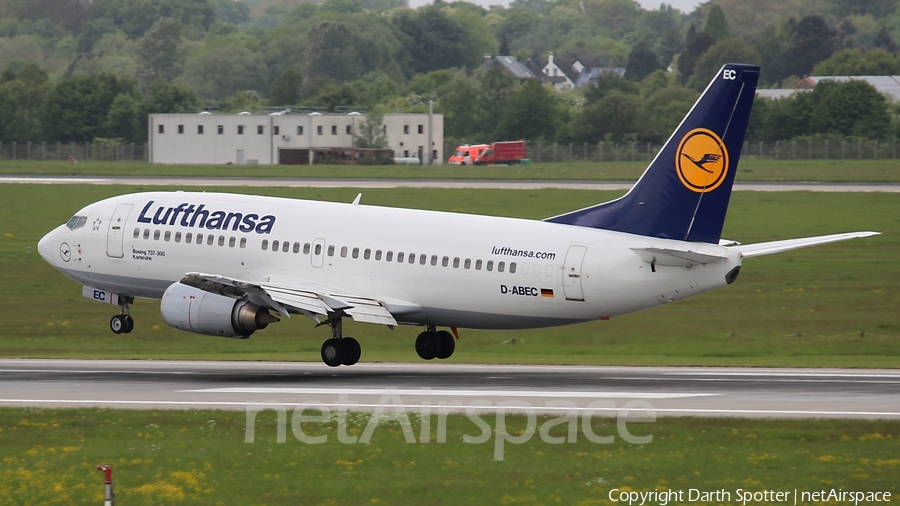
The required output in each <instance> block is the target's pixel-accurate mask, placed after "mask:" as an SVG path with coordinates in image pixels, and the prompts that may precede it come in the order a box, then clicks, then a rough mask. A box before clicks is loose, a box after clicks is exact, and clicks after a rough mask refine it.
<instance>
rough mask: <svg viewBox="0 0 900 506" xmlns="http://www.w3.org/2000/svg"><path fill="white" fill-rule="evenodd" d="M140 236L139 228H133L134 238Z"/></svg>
mask: <svg viewBox="0 0 900 506" xmlns="http://www.w3.org/2000/svg"><path fill="white" fill-rule="evenodd" d="M140 236H141V229H139V228H136V229H134V238H135V239H137V238H138V237H140Z"/></svg>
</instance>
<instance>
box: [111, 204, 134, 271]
mask: <svg viewBox="0 0 900 506" xmlns="http://www.w3.org/2000/svg"><path fill="white" fill-rule="evenodd" d="M132 207H134V206H133V205H132V204H119V205H118V206H117V207H116V211H115V212H114V213H113V215H112V219H111V220H109V228H108V229H107V231H106V256H108V257H112V258H122V257H123V256H125V253H124V251H123V245H122V243H123V242H124V240H125V222H126V221H127V220H128V214H129V213H131V208H132Z"/></svg>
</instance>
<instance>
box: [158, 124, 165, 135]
mask: <svg viewBox="0 0 900 506" xmlns="http://www.w3.org/2000/svg"><path fill="white" fill-rule="evenodd" d="M156 131H157V132H159V133H161V134H164V133H166V125H158V126H157V129H156Z"/></svg>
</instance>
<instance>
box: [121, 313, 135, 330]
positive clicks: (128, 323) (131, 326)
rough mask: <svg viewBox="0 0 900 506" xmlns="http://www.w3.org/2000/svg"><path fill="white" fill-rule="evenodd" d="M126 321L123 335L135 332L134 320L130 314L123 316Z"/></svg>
mask: <svg viewBox="0 0 900 506" xmlns="http://www.w3.org/2000/svg"><path fill="white" fill-rule="evenodd" d="M122 316H124V318H123V319H124V320H125V328H124V329H123V330H122V333H123V334H130V333H131V331H132V330H134V318H132V317H131V315H130V314H126V315H122Z"/></svg>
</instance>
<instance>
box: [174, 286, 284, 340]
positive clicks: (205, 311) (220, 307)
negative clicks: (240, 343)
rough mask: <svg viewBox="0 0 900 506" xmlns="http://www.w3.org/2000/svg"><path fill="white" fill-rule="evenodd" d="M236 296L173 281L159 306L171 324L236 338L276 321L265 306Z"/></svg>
mask: <svg viewBox="0 0 900 506" xmlns="http://www.w3.org/2000/svg"><path fill="white" fill-rule="evenodd" d="M234 295H235V296H236V295H237V294H234ZM235 296H229V295H222V294H219V293H212V292H208V291H204V290H201V289H199V288H196V287H193V286H189V285H186V284H184V283H182V282H178V283H172V285H171V286H169V288H167V289H166V292H165V293H164V294H163V297H162V300H161V301H160V305H159V309H160V312H161V313H162V317H163V320H165V321H166V323H167V324H168V325H169V326H170V327H174V328H176V329H179V330H186V331H188V332H194V333H197V334H206V335H209V336H219V337H236V338H238V339H246V338H248V337H250V335H251V334H253V332H255V331H257V330H260V329H264V328H266V326H268V325H269V324H270V323H274V322H277V321H279V320H278V318H276V317H275V316H272V315H271V314H270V313H269V311H268V310H267V309H265V308H261V307H259V306H258V305H256V304H253V303H252V302H250V301H248V300H246V299H244V298H236V297H235Z"/></svg>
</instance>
